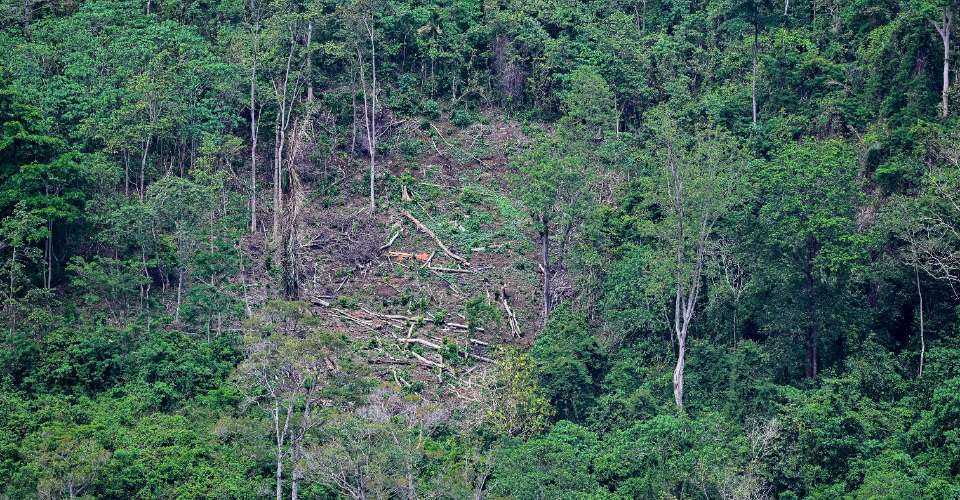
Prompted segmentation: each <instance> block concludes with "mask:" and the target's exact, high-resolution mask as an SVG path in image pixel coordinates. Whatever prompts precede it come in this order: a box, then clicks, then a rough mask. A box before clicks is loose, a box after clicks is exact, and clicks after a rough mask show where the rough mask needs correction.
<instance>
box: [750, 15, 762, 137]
mask: <svg viewBox="0 0 960 500" xmlns="http://www.w3.org/2000/svg"><path fill="white" fill-rule="evenodd" d="M759 31H760V27H759V26H758V24H757V21H756V20H755V21H754V25H753V78H752V79H751V82H750V101H751V109H752V112H753V124H754V125H756V124H757V51H758V48H759V45H760V40H759V37H760V33H759Z"/></svg>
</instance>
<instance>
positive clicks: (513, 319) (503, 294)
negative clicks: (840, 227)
mask: <svg viewBox="0 0 960 500" xmlns="http://www.w3.org/2000/svg"><path fill="white" fill-rule="evenodd" d="M500 303H501V304H503V309H504V311H506V313H507V318H508V319H509V320H510V331H511V332H512V333H513V336H514V338H520V337H522V336H523V335H522V334H521V333H520V324H519V323H518V322H517V315H516V314H514V313H513V309H512V308H511V307H510V302H508V301H507V287H505V286H501V287H500Z"/></svg>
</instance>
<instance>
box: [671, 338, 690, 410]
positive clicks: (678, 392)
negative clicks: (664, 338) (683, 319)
mask: <svg viewBox="0 0 960 500" xmlns="http://www.w3.org/2000/svg"><path fill="white" fill-rule="evenodd" d="M677 347H678V348H679V350H678V351H677V366H676V367H675V368H674V369H673V400H674V401H675V402H676V403H677V407H679V408H683V369H684V368H685V367H686V358H687V334H686V332H683V333H682V334H681V333H680V332H677Z"/></svg>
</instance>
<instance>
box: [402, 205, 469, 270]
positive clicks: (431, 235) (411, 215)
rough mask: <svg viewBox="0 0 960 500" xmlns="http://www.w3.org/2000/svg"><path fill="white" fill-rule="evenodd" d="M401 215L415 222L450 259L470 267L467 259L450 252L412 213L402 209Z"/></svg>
mask: <svg viewBox="0 0 960 500" xmlns="http://www.w3.org/2000/svg"><path fill="white" fill-rule="evenodd" d="M400 213H401V214H403V216H404V217H406V218H408V219H410V221H411V222H413V223H414V225H416V226H417V228H418V229H420V230H421V231H423V232H424V233H426V234H427V236H429V237H431V238H433V241H435V242H437V246H439V247H440V249H441V250H443V253H445V254H447V256H448V257H450V258H451V259H453V260H455V261H457V262H459V263H461V264H463V265H465V266H467V267H469V266H470V263H469V262H468V261H467V259H464V258H463V257H461V256H459V255H457V254H455V253H453V251H452V250H450V249H449V248H448V247H447V245H444V244H443V241H441V240H440V237H438V236H437V234H436V233H434V232H433V231H432V230H431V229H430V228H429V227H427V226H426V225H424V223H422V222H420V221H419V220H417V218H416V217H414V216H413V214H411V213H410V212H407V211H406V210H403V209H400Z"/></svg>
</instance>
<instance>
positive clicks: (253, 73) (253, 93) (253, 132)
mask: <svg viewBox="0 0 960 500" xmlns="http://www.w3.org/2000/svg"><path fill="white" fill-rule="evenodd" d="M254 8H255V7H254V3H253V0H251V1H250V9H251V10H253V9H254ZM253 15H256V14H255V13H254V14H253ZM254 30H255V31H256V34H255V35H254V38H253V55H252V59H253V64H252V69H251V70H250V232H251V233H256V232H257V130H258V127H257V57H258V53H257V52H258V45H259V43H258V42H259V39H260V33H259V32H260V23H259V22H257V24H256V26H255V27H254Z"/></svg>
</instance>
